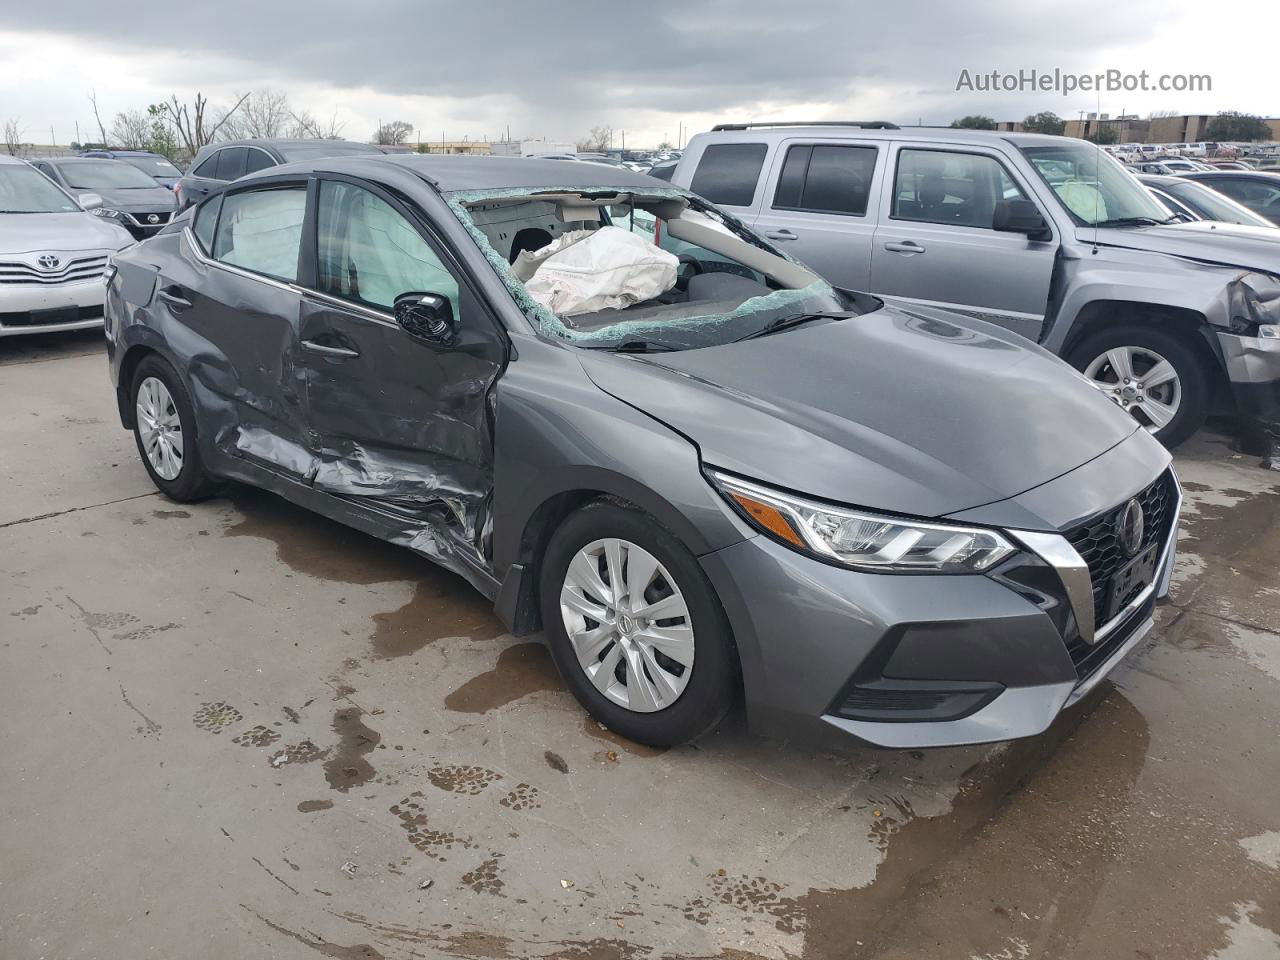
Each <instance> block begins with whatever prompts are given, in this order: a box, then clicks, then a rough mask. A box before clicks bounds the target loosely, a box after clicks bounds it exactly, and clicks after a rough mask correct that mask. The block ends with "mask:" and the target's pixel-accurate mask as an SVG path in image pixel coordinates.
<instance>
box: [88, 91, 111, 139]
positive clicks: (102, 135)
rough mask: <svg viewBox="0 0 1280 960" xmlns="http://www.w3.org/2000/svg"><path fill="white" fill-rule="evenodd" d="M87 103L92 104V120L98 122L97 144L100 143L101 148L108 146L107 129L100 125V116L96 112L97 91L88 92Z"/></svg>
mask: <svg viewBox="0 0 1280 960" xmlns="http://www.w3.org/2000/svg"><path fill="white" fill-rule="evenodd" d="M89 102H90V103H91V104H93V119H94V120H96V121H98V137H99V139H98V142H99V143H101V144H102V146H103V147H107V146H110V144H109V143H108V142H107V128H106V126H104V125H103V123H102V114H101V113H99V112H98V91H97V90H90V91H89Z"/></svg>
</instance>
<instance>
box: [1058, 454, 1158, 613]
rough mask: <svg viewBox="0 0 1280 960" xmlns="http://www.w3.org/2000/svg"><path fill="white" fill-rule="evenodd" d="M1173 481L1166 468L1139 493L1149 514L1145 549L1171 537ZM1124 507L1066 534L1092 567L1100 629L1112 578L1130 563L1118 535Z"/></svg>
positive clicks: (1090, 567) (1094, 605) (1094, 608)
mask: <svg viewBox="0 0 1280 960" xmlns="http://www.w3.org/2000/svg"><path fill="white" fill-rule="evenodd" d="M1174 483H1175V481H1174V479H1173V474H1172V473H1171V472H1169V471H1165V472H1164V473H1163V474H1161V475H1160V477H1159V478H1158V479H1157V480H1156V481H1155V482H1154V483H1152V484H1151V485H1150V486H1149V487H1147V488H1146V489H1145V490H1143V491H1142V492H1141V493H1139V494H1138V496H1137V500H1138V502H1139V503H1141V504H1142V512H1143V513H1144V514H1145V516H1146V528H1145V531H1144V533H1143V537H1142V548H1141V549H1143V550H1145V549H1146V548H1147V547H1149V546H1151V545H1153V544H1157V543H1164V542H1165V541H1166V540H1167V539H1168V536H1169V530H1170V527H1171V526H1172V525H1173V520H1174V503H1175V502H1176V500H1177V490H1176V489H1175V487H1174ZM1126 502H1127V501H1126ZM1124 507H1125V504H1123V503H1122V504H1120V506H1118V507H1115V508H1114V509H1112V510H1108V511H1107V512H1106V513H1104V514H1102V515H1100V516H1098V517H1095V518H1094V519H1092V520H1089V521H1087V522H1085V523H1082V524H1080V526H1078V527H1076V528H1075V529H1073V530H1070V531H1068V532H1067V533H1066V538H1067V540H1068V541H1070V543H1071V545H1072V546H1073V547H1075V548H1076V552H1077V553H1078V554H1080V557H1081V559H1082V560H1084V562H1085V563H1086V564H1087V565H1088V567H1089V578H1090V580H1091V581H1092V583H1093V623H1094V626H1095V627H1099V628H1100V627H1102V626H1103V618H1104V617H1105V616H1106V614H1107V590H1108V588H1109V587H1110V586H1111V578H1112V577H1114V576H1115V575H1116V574H1117V573H1119V572H1120V569H1121V567H1123V566H1124V565H1125V564H1126V563H1128V562H1129V558H1128V557H1127V556H1126V555H1125V552H1124V550H1123V549H1122V548H1121V546H1120V538H1119V524H1120V515H1121V514H1122V513H1123V512H1124ZM1132 599H1133V597H1127V598H1124V602H1128V601H1129V600H1132Z"/></svg>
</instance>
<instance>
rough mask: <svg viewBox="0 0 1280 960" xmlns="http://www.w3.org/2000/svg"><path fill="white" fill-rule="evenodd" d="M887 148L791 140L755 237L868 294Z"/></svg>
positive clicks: (778, 159)
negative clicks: (879, 184)
mask: <svg viewBox="0 0 1280 960" xmlns="http://www.w3.org/2000/svg"><path fill="white" fill-rule="evenodd" d="M884 147H885V145H884V143H881V142H877V141H867V140H857V141H852V142H850V141H843V142H841V141H832V140H825V141H824V140H784V141H783V142H782V144H781V145H780V149H778V150H777V151H776V152H775V154H774V157H773V166H772V169H771V171H770V174H769V176H768V178H767V179H766V180H765V185H766V186H765V195H764V198H763V200H762V201H761V204H760V215H759V217H757V218H756V221H755V229H756V230H757V231H759V232H760V233H763V234H764V235H765V236H766V237H768V238H769V239H770V240H773V241H776V242H780V243H783V244H785V248H786V251H787V252H788V253H790V254H792V255H793V256H795V257H797V258H798V259H800V260H803V261H804V262H805V263H807V264H808V265H809V266H811V267H813V269H815V270H817V271H818V272H819V273H820V274H822V275H823V276H824V277H826V278H827V279H828V280H830V281H831V282H832V283H834V284H835V285H836V286H839V287H845V288H846V289H850V290H865V289H867V286H868V284H869V282H870V274H871V247H872V239H873V237H874V234H875V229H876V216H877V214H878V212H879V206H880V192H879V191H878V190H876V189H875V184H876V183H877V182H878V179H877V178H878V177H879V176H880V175H882V174H881V171H882V170H883V168H884V165H885V160H884V155H885V149H884Z"/></svg>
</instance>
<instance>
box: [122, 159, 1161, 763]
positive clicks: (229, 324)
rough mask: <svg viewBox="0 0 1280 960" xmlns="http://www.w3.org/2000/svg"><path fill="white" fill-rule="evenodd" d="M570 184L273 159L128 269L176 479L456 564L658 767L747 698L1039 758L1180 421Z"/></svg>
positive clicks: (1115, 644) (738, 236)
mask: <svg viewBox="0 0 1280 960" xmlns="http://www.w3.org/2000/svg"><path fill="white" fill-rule="evenodd" d="M571 166H572V169H569V168H568V167H567V166H566V165H565V164H563V163H558V162H555V161H536V160H521V159H511V160H506V159H494V158H467V157H425V156H379V157H350V158H338V159H330V160H322V161H314V162H308V163H300V164H291V165H287V166H282V167H275V168H272V169H271V170H269V171H263V172H262V173H260V174H255V175H252V176H249V177H246V178H244V179H242V180H239V181H236V182H235V183H234V184H231V185H229V186H228V188H227V189H226V190H225V191H223V192H222V193H220V194H218V195H216V196H214V197H211V198H210V199H208V200H206V201H204V202H203V203H201V204H200V205H199V206H197V207H196V208H194V209H193V210H192V211H190V212H189V213H188V214H186V215H184V216H182V217H180V218H178V219H176V220H175V221H174V222H173V223H172V224H171V225H169V226H168V227H166V228H165V229H164V230H163V231H161V233H160V234H159V235H158V236H157V237H155V238H153V239H151V240H148V241H147V242H145V243H143V244H141V245H140V246H138V247H137V248H135V249H133V250H130V251H128V252H125V253H121V254H119V255H117V256H116V257H115V260H114V265H113V268H112V270H111V271H110V273H109V281H108V288H107V305H106V331H107V342H108V353H109V356H110V363H111V371H112V375H113V378H114V380H115V383H116V386H117V391H118V398H119V407H120V416H121V420H122V422H123V424H124V426H125V427H127V428H128V429H131V430H133V431H134V433H135V435H136V438H137V446H138V451H139V453H140V455H141V458H142V462H143V464H144V465H145V467H146V469H147V471H148V472H149V473H150V475H151V478H152V479H153V481H154V482H155V484H156V486H157V487H158V488H159V489H160V490H161V491H162V492H163V493H165V494H166V495H168V496H169V497H172V498H173V499H175V500H180V501H189V500H195V499H199V498H200V497H203V496H207V495H209V494H210V493H212V492H213V491H214V490H216V488H217V486H218V485H219V484H220V483H223V482H225V481H229V480H235V481H240V482H243V483H248V484H253V485H255V486H259V487H263V488H266V489H268V490H271V491H274V492H275V493H277V494H279V495H281V496H283V497H285V498H287V499H289V500H291V501H294V502H296V503H299V504H302V505H304V506H306V507H309V508H310V509H313V510H315V511H316V512H318V513H321V514H324V515H325V516H328V517H332V518H334V519H336V520H339V521H342V522H343V523H347V524H350V525H351V526H353V527H356V528H359V529H361V530H364V531H366V532H368V533H370V534H372V535H374V536H377V537H381V538H384V539H387V540H390V541H392V542H395V543H399V544H403V545H404V546H405V547H407V548H409V549H411V550H413V551H415V552H417V553H419V554H421V555H422V556H424V557H427V558H430V559H431V560H433V561H435V562H437V563H439V564H442V565H443V566H445V567H447V568H449V569H450V570H453V571H455V572H457V573H458V574H460V575H462V576H463V577H465V578H466V579H467V580H468V581H470V583H471V584H473V585H474V586H475V587H476V588H477V589H478V590H480V591H481V592H483V593H484V594H485V595H486V596H488V597H490V598H491V599H492V600H493V601H494V605H495V608H496V610H497V612H498V614H499V615H500V616H501V618H502V619H503V621H504V622H505V623H506V625H507V627H508V628H509V629H510V631H511V632H512V633H514V634H516V635H526V634H532V633H536V632H539V631H542V632H543V633H544V634H545V636H546V639H547V642H548V643H549V645H550V648H551V651H552V654H553V656H554V659H555V662H556V664H557V666H558V668H559V670H560V672H561V675H562V676H563V678H564V681H565V683H566V685H567V686H568V687H569V688H570V689H571V690H572V691H573V693H574V694H575V696H577V698H578V699H579V700H580V701H581V702H582V704H583V705H584V706H585V707H586V708H587V710H589V711H590V712H591V714H592V715H593V716H594V717H596V718H597V719H598V720H600V721H601V722H603V723H604V724H606V725H607V726H609V727H610V728H612V729H614V730H617V731H619V732H620V733H622V734H624V735H626V736H628V737H631V738H633V739H635V740H638V741H642V742H646V743H651V744H671V743H677V742H681V741H684V740H688V739H690V738H693V737H696V736H698V735H700V734H702V733H704V732H705V731H707V730H709V729H710V728H712V727H713V726H715V724H716V723H717V722H718V721H719V720H720V719H721V718H722V717H723V716H724V714H725V712H726V710H728V708H729V707H730V705H731V704H732V703H733V702H734V700H735V698H737V697H739V696H741V697H742V699H743V700H744V701H745V705H746V709H747V713H748V717H749V719H750V721H751V723H752V725H753V727H754V728H755V729H756V730H757V731H760V732H765V733H782V732H791V731H797V730H802V729H805V728H812V729H815V730H823V731H828V732H830V731H833V730H834V731H840V732H843V733H845V734H849V735H852V736H854V737H857V738H860V739H862V740H864V741H868V742H871V743H875V744H879V745H883V746H892V747H917V746H930V745H942V744H956V743H975V742H985V741H992V740H1004V739H1010V738H1015V737H1023V736H1030V735H1034V734H1036V733H1039V732H1041V731H1043V730H1044V729H1045V728H1046V727H1047V726H1048V725H1049V724H1050V722H1051V721H1052V720H1053V718H1054V717H1055V716H1056V715H1057V714H1058V713H1059V712H1060V711H1061V710H1062V709H1064V708H1065V707H1066V706H1068V705H1069V704H1071V703H1073V702H1075V701H1076V700H1078V699H1079V698H1080V697H1081V696H1083V695H1084V693H1085V692H1087V691H1088V690H1089V689H1090V688H1092V687H1093V686H1094V685H1095V684H1097V683H1098V682H1099V681H1100V680H1101V679H1102V678H1103V677H1104V676H1106V674H1107V673H1108V672H1109V671H1110V670H1111V669H1112V668H1113V667H1114V666H1115V665H1116V664H1117V663H1118V662H1119V661H1120V660H1121V659H1122V658H1123V657H1124V656H1125V655H1126V654H1128V653H1129V652H1130V651H1131V650H1133V649H1134V648H1135V647H1136V646H1137V645H1138V644H1140V643H1141V642H1142V640H1143V638H1144V637H1145V636H1146V635H1147V634H1148V632H1149V630H1150V629H1151V626H1152V613H1153V608H1154V605H1155V602H1156V600H1157V598H1158V597H1159V596H1162V595H1163V594H1164V592H1165V591H1166V590H1167V586H1168V580H1169V575H1170V570H1171V568H1172V564H1173V551H1174V541H1175V538H1176V527H1177V517H1178V510H1179V504H1180V493H1179V488H1178V483H1177V480H1176V478H1175V477H1174V475H1173V473H1172V471H1171V469H1170V458H1169V455H1168V453H1166V452H1165V450H1164V449H1163V448H1162V447H1161V446H1160V445H1159V444H1158V443H1157V442H1156V441H1155V440H1154V439H1153V438H1152V437H1151V436H1150V434H1149V433H1147V432H1146V431H1144V430H1142V429H1141V428H1140V427H1138V425H1137V424H1136V423H1135V422H1134V421H1133V420H1132V419H1131V418H1129V417H1128V416H1126V415H1125V414H1124V413H1123V412H1122V411H1121V410H1119V409H1118V408H1117V407H1116V406H1115V405H1114V404H1112V403H1110V402H1109V401H1108V400H1107V399H1105V398H1104V397H1103V396H1102V395H1101V394H1099V393H1098V392H1097V391H1096V390H1094V389H1093V388H1092V387H1091V386H1090V385H1089V384H1088V383H1087V382H1086V381H1085V380H1083V379H1082V378H1081V377H1080V376H1079V375H1077V374H1076V373H1075V372H1073V371H1072V370H1071V369H1070V368H1069V367H1067V365H1066V364H1064V363H1062V362H1061V361H1059V360H1057V359H1055V358H1054V357H1052V356H1051V355H1050V354H1048V353H1047V352H1045V351H1044V350H1042V349H1040V348H1038V347H1036V346H1033V345H1031V344H1029V343H1028V342H1027V341H1025V340H1023V339H1021V338H1019V337H1017V336H1016V335H1014V334H1011V333H1007V332H1005V331H1003V330H1001V329H999V328H997V327H994V326H990V325H987V324H984V323H982V322H980V321H975V320H968V319H960V318H956V317H953V316H951V315H948V314H946V313H944V312H942V311H937V310H932V309H926V308H915V307H912V308H910V309H904V308H895V307H891V306H888V305H886V304H884V303H882V302H881V301H878V300H876V299H874V298H871V297H868V296H865V295H862V294H857V293H853V292H849V291H844V290H839V289H836V288H833V287H832V286H831V285H829V284H828V283H826V282H825V281H823V280H822V279H820V278H819V277H818V276H817V275H815V274H814V273H813V272H812V271H810V270H809V269H807V268H805V267H803V266H801V265H800V264H798V263H796V262H795V261H793V260H791V259H789V258H788V257H787V256H786V255H785V254H783V253H781V252H779V251H778V250H776V249H775V248H774V247H772V246H771V245H770V244H769V243H767V242H766V241H764V240H762V239H761V238H759V237H758V236H756V235H755V234H753V233H752V232H750V231H749V230H748V229H746V228H745V227H743V226H742V225H741V224H740V223H739V222H738V221H736V220H735V219H733V218H732V217H729V216H727V215H725V214H723V213H721V212H720V211H718V210H717V209H716V208H714V207H713V206H711V205H709V204H707V203H706V202H704V201H702V200H701V199H699V198H697V197H696V196H694V195H692V194H690V193H688V192H686V191H684V190H681V189H676V188H671V187H667V186H665V185H663V184H660V183H657V182H655V181H654V180H652V179H650V178H647V177H643V176H639V175H633V174H631V173H629V172H627V171H624V170H619V169H613V168H607V167H598V168H597V167H592V166H591V165H589V164H577V165H571ZM1064 425H1069V428H1067V429H1064Z"/></svg>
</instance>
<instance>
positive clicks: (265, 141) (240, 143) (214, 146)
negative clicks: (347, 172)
mask: <svg viewBox="0 0 1280 960" xmlns="http://www.w3.org/2000/svg"><path fill="white" fill-rule="evenodd" d="M323 142H324V141H323V140H317V139H316V138H315V137H243V138H241V139H239V140H217V141H215V142H213V143H206V144H205V145H204V146H203V147H201V148H200V153H211V152H213V151H214V150H221V149H222V148H223V147H267V148H274V149H277V150H278V149H280V148H281V147H291V146H294V145H296V144H306V145H307V146H315V145H316V144H317V143H323ZM333 142H334V143H342V144H351V145H355V146H360V147H368V148H369V155H370V156H372V155H373V154H375V153H381V152H382V151H381V150H379V149H378V148H377V147H376V146H374V145H373V144H372V143H361V142H360V141H359V140H341V139H338V140H334V141H333Z"/></svg>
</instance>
